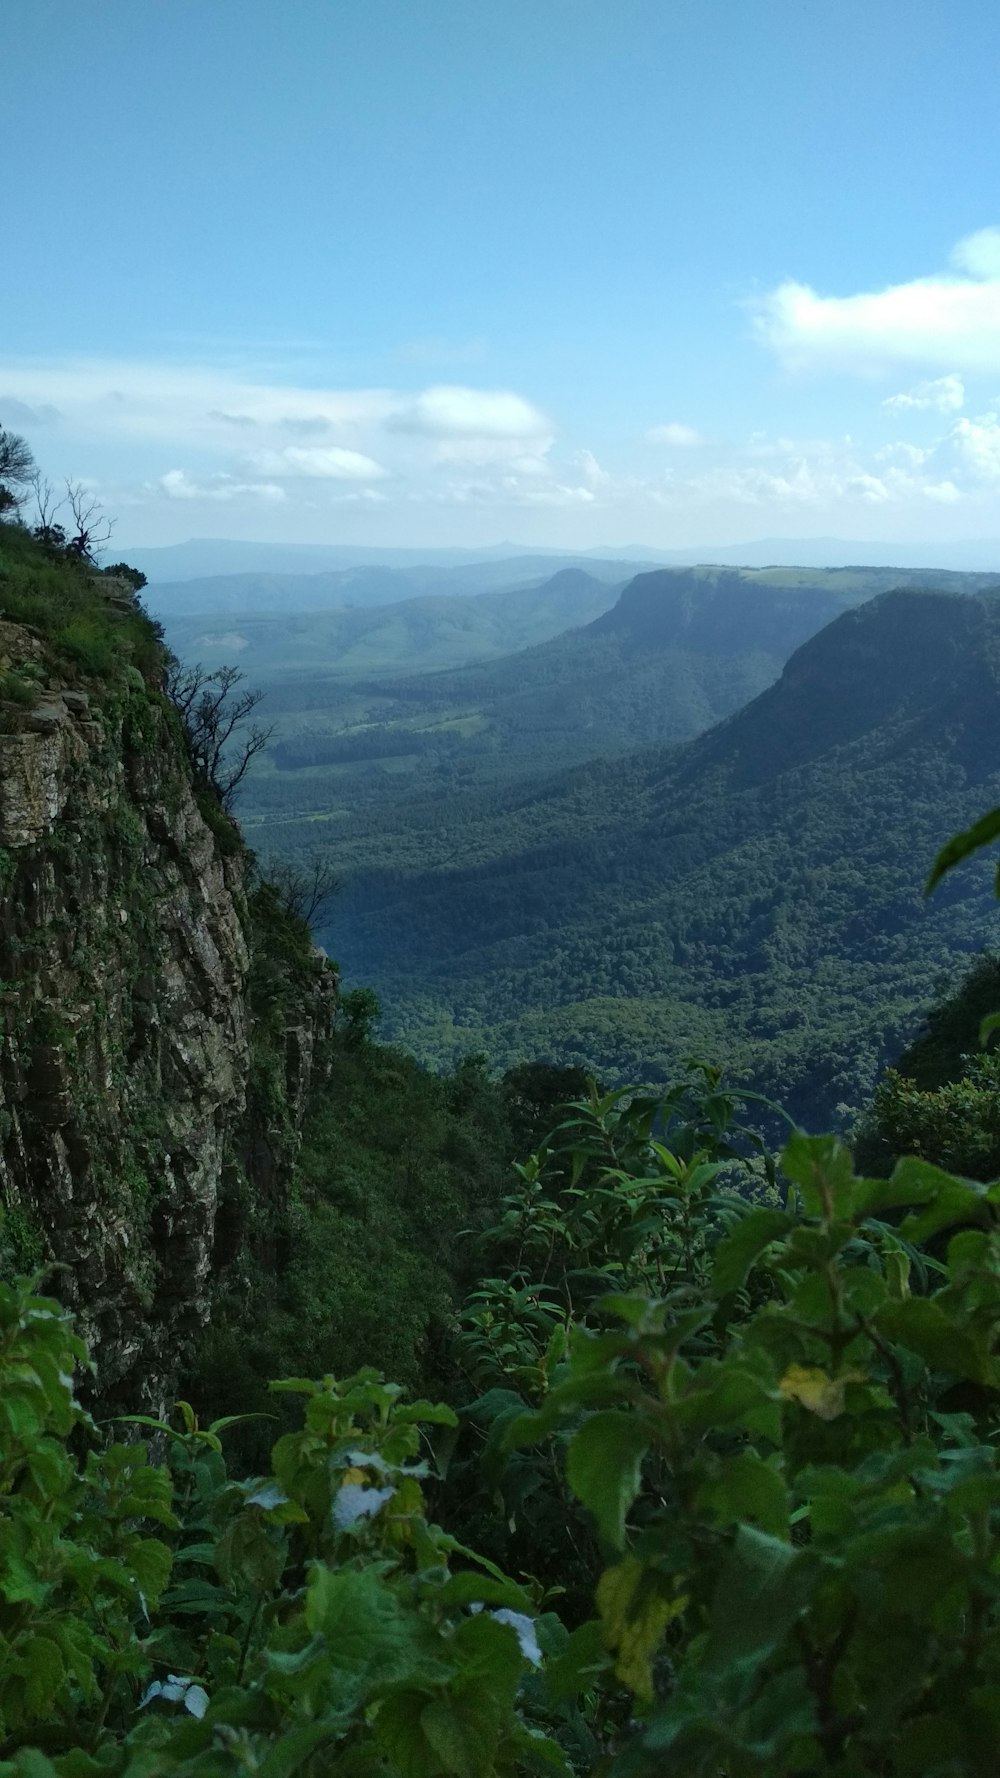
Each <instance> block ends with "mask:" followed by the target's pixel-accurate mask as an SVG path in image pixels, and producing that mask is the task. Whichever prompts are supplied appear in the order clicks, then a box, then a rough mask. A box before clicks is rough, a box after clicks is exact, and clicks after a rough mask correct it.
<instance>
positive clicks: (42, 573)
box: [0, 523, 164, 701]
mask: <svg viewBox="0 0 1000 1778" xmlns="http://www.w3.org/2000/svg"><path fill="white" fill-rule="evenodd" d="M102 582H103V577H102V576H101V575H100V574H98V573H95V571H94V570H93V568H92V566H90V565H89V564H88V563H87V562H86V561H85V560H84V559H83V558H82V557H81V556H80V555H78V554H77V553H75V552H74V551H72V550H66V549H65V548H63V547H61V546H59V547H52V548H46V547H45V546H44V544H42V543H40V542H38V541H37V540H36V539H35V538H34V537H32V536H31V534H30V532H28V531H26V530H25V529H24V528H23V527H22V526H20V525H15V524H9V523H8V524H4V523H0V617H3V618H6V619H8V620H9V621H10V622H12V623H20V624H27V625H30V627H31V628H32V629H33V630H35V631H36V632H37V633H38V634H40V635H41V636H42V637H43V638H44V639H45V641H46V643H47V644H48V646H49V648H50V649H51V651H52V653H53V655H54V656H55V657H56V659H57V660H59V661H61V662H62V663H63V664H64V665H65V667H66V669H67V670H68V671H69V672H70V674H72V673H73V672H74V671H76V672H79V673H82V674H85V675H87V676H89V677H93V678H95V679H99V680H116V679H118V678H120V677H121V676H123V674H124V671H125V669H126V668H128V667H129V666H130V665H132V666H135V667H137V668H138V669H139V671H140V672H141V673H142V674H143V676H144V677H145V678H146V679H148V680H156V679H158V678H159V677H160V676H161V675H162V671H163V664H164V652H163V645H162V634H163V633H162V631H161V629H160V627H159V625H158V624H155V623H153V622H152V621H151V620H150V619H149V618H148V617H147V616H146V615H145V613H144V612H142V611H141V610H139V609H138V607H136V608H135V609H122V608H121V607H119V606H117V605H116V604H114V603H113V602H112V600H111V599H109V597H108V594H107V591H106V590H105V589H106V582H103V584H102ZM8 677H9V675H8ZM5 695H8V696H9V695H10V694H9V693H7V694H5ZM25 701H27V700H25Z"/></svg>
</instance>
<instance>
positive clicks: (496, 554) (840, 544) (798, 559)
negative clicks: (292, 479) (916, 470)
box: [115, 537, 1000, 609]
mask: <svg viewBox="0 0 1000 1778" xmlns="http://www.w3.org/2000/svg"><path fill="white" fill-rule="evenodd" d="M115 548H116V553H117V554H120V555H121V556H122V557H123V559H124V560H126V561H129V562H131V563H133V565H134V566H135V567H137V568H141V569H142V571H143V573H144V574H145V575H146V576H147V577H148V579H149V582H150V584H151V585H156V586H160V585H166V584H174V583H177V582H179V581H190V580H207V579H210V578H211V579H216V578H218V577H220V576H222V577H227V578H228V577H230V576H236V575H240V576H242V575H250V576H257V575H305V574H317V573H320V572H328V573H329V572H335V571H342V570H344V569H348V568H390V569H393V570H397V571H399V570H405V569H408V568H425V569H444V570H449V569H460V568H469V567H483V568H489V567H490V566H493V567H494V568H495V569H497V571H498V577H497V578H495V579H494V580H493V581H492V582H490V584H491V585H493V586H500V585H503V584H513V583H514V582H516V581H518V580H521V579H527V578H530V576H531V575H532V574H535V575H536V576H542V575H544V574H552V573H555V572H556V570H557V569H558V568H560V567H573V566H580V567H584V568H588V569H589V570H590V571H591V572H592V573H594V574H599V573H601V572H602V569H601V566H600V565H601V563H602V562H605V561H608V562H611V563H612V565H614V564H616V563H619V562H623V563H626V564H628V565H630V566H631V569H632V572H633V573H634V572H635V569H636V567H637V566H639V565H641V564H643V563H645V564H647V565H648V566H649V567H656V566H661V565H668V564H673V565H676V566H681V567H685V566H686V567H690V566H694V565H696V564H699V563H709V564H714V565H717V566H730V567H747V568H768V567H781V566H783V567H795V566H799V567H807V568H844V567H851V566H857V565H862V566H867V567H874V568H878V567H886V568H889V567H898V568H953V569H956V570H958V571H961V570H964V569H974V570H975V569H979V570H986V571H990V570H996V571H997V572H1000V540H998V539H996V538H965V539H958V540H956V541H954V542H947V543H941V542H927V543H909V542H907V543H888V542H880V541H874V542H872V541H870V540H865V541H862V540H858V539H850V538H843V537H763V538H758V539H756V540H754V541H753V542H749V543H731V544H700V545H698V546H697V547H696V548H690V549H662V548H659V547H657V546H652V545H645V544H629V545H625V546H610V547H607V548H596V549H589V550H565V549H549V550H541V549H538V548H537V547H534V546H525V545H521V544H516V543H498V544H494V545H492V546H491V547H489V548H481V549H468V550H465V549H388V548H387V549H382V548H377V547H371V548H365V547H358V546H355V545H353V544H325V543H249V542H240V541H238V540H236V539H229V538H221V537H199V538H191V539H189V540H188V541H187V542H185V543H171V544H164V545H158V546H149V547H147V546H145V545H143V544H136V545H130V544H122V545H121V546H120V548H119V546H118V545H117V544H116V546H115ZM417 590H420V591H438V590H444V589H443V588H442V587H440V586H439V585H435V586H424V587H422V588H419V589H417ZM394 596H395V597H399V594H398V593H397V594H395V595H394ZM258 609H260V607H258Z"/></svg>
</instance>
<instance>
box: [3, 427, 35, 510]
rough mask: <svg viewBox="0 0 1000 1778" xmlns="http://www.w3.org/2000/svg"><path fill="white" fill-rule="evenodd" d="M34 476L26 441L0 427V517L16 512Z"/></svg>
mask: <svg viewBox="0 0 1000 1778" xmlns="http://www.w3.org/2000/svg"><path fill="white" fill-rule="evenodd" d="M34 474H35V459H34V457H33V456H32V454H31V446H30V445H29V443H28V441H27V439H26V438H22V437H21V435H20V433H18V432H8V431H7V430H6V428H5V427H3V426H0V517H2V516H3V514H4V513H11V512H16V510H17V508H18V507H19V506H20V504H21V501H22V500H23V499H24V492H23V490H25V489H27V488H28V487H30V485H31V479H32V476H33V475H34Z"/></svg>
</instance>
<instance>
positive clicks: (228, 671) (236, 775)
mask: <svg viewBox="0 0 1000 1778" xmlns="http://www.w3.org/2000/svg"><path fill="white" fill-rule="evenodd" d="M243 677H244V676H243V674H242V673H241V672H240V670H239V668H238V667H217V668H216V669H215V671H214V672H211V673H210V672H207V671H206V669H205V668H204V667H201V666H195V667H185V666H182V665H181V663H180V661H175V662H174V663H173V665H172V666H171V667H170V668H169V669H168V672H167V684H166V691H167V696H168V697H169V698H170V699H171V701H172V703H173V704H174V705H175V706H176V708H177V709H178V710H179V711H180V713H181V716H182V717H183V719H184V725H185V727H186V729H187V734H188V740H189V742H190V745H191V752H192V755H193V758H194V763H195V768H196V770H197V771H198V772H200V774H201V776H202V777H203V778H204V779H205V780H206V781H207V782H208V783H209V784H211V786H212V789H213V790H214V791H215V793H216V795H217V796H218V798H219V801H220V802H221V804H222V806H223V808H224V809H225V810H226V812H227V814H228V813H230V812H231V811H232V806H233V802H234V799H235V796H236V792H237V790H238V789H239V787H240V785H241V784H242V782H243V780H244V778H245V777H246V774H247V768H248V767H249V765H250V762H251V760H252V759H255V758H256V756H257V754H258V753H260V752H262V750H263V749H264V748H265V747H266V746H267V743H268V741H269V740H270V739H271V736H272V735H273V733H274V729H273V728H261V727H260V725H259V724H258V723H254V724H253V725H252V726H251V727H250V728H249V729H245V728H244V725H245V723H246V722H247V720H248V718H249V717H250V716H251V715H252V714H253V712H254V711H255V710H256V708H257V706H258V704H259V703H260V701H261V699H262V698H263V696H264V693H263V692H262V691H242V692H238V691H237V689H236V688H237V686H239V685H240V684H241V683H242V681H243Z"/></svg>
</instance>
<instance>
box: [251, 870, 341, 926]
mask: <svg viewBox="0 0 1000 1778" xmlns="http://www.w3.org/2000/svg"><path fill="white" fill-rule="evenodd" d="M266 878H267V881H268V883H270V885H271V887H272V889H273V890H274V891H275V893H276V894H277V897H278V900H279V901H280V903H281V906H282V907H283V908H284V910H285V912H286V914H291V915H292V917H293V918H294V919H297V920H304V921H305V924H306V925H307V926H312V925H313V924H314V923H315V921H317V920H318V919H319V918H320V917H321V915H323V914H325V913H326V912H327V910H328V908H329V906H330V903H331V902H332V900H333V898H334V896H335V895H338V894H339V892H340V888H341V882H340V878H339V877H338V876H337V874H336V872H335V870H334V869H333V866H332V865H331V864H329V863H328V862H327V861H326V859H324V858H319V857H315V858H313V859H312V860H311V861H310V863H309V864H293V863H292V862H291V860H290V859H287V858H283V859H281V860H279V861H277V862H275V863H274V864H268V866H267V870H266Z"/></svg>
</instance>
